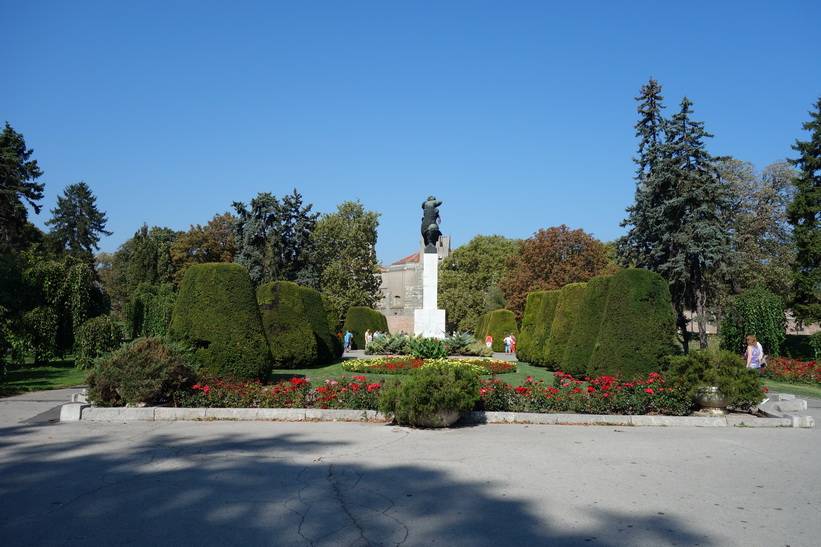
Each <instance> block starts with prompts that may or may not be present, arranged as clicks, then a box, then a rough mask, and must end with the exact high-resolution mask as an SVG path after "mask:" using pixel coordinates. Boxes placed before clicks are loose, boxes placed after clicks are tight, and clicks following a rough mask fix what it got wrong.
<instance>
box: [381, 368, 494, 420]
mask: <svg viewBox="0 0 821 547" xmlns="http://www.w3.org/2000/svg"><path fill="white" fill-rule="evenodd" d="M478 401H479V377H478V376H477V375H476V372H475V371H474V370H473V368H472V367H470V366H460V365H458V364H456V363H453V362H448V361H444V362H443V361H434V362H433V363H430V364H426V365H425V366H423V367H420V368H418V369H416V370H414V371H413V372H412V373H411V374H410V375H409V376H408V378H407V379H405V380H403V381H395V382H392V383H390V384H388V385H387V386H386V388H385V389H383V391H382V393H380V395H379V409H380V410H381V411H382V412H385V413H392V414H393V415H394V418H395V420H396V422H397V423H398V424H400V425H406V426H411V427H418V426H424V425H426V424H428V423H429V422H430V421H431V418H432V417H433V415H434V414H435V413H436V412H437V411H439V410H453V411H457V412H459V414H460V415H464V414H465V413H466V412H469V411H471V410H473V408H474V407H475V406H476V404H477V402H478Z"/></svg>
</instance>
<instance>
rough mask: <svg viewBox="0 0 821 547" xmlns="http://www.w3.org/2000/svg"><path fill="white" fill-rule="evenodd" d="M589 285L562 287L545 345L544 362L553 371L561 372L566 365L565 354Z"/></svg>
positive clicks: (577, 284) (573, 284) (575, 284)
mask: <svg viewBox="0 0 821 547" xmlns="http://www.w3.org/2000/svg"><path fill="white" fill-rule="evenodd" d="M586 292H587V283H570V284H569V285H565V286H564V287H562V290H561V292H560V294H559V301H558V303H557V304H556V316H555V318H554V319H553V324H552V326H551V328H550V337H549V338H548V339H547V342H546V343H545V345H544V353H543V355H542V362H543V363H544V366H546V367H547V368H549V369H551V370H560V369H561V367H562V366H563V365H564V363H563V359H564V353H565V349H566V347H567V343H568V341H569V340H570V335H571V334H572V332H573V326H574V325H575V324H576V318H577V317H578V315H579V309H580V308H581V305H582V301H583V299H584V295H585V293H586Z"/></svg>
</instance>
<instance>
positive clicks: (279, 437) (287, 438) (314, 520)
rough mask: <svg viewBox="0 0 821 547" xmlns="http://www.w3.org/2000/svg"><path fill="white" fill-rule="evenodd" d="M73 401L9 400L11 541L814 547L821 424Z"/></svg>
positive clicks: (3, 445)
mask: <svg viewBox="0 0 821 547" xmlns="http://www.w3.org/2000/svg"><path fill="white" fill-rule="evenodd" d="M70 395H71V390H58V391H54V392H41V393H32V394H27V395H22V396H19V397H13V398H8V399H0V543H2V544H3V545H9V546H17V545H32V546H35V545H36V546H38V547H39V546H49V545H96V544H99V545H102V544H105V545H194V544H200V545H243V546H247V545H300V546H301V545H305V546H309V545H310V546H323V545H329V546H337V545H351V546H368V545H405V546H417V545H420V546H421V545H471V546H472V545H488V546H490V545H493V546H500V545H503V546H508V545H528V546H531V545H548V544H549V545H605V546H611V545H613V546H614V545H665V544H666V545H701V546H734V545H739V546H741V545H744V546H750V545H790V546H792V547H796V546H802V545H807V546H810V545H813V546H814V545H818V544H819V543H821V537H820V536H819V534H821V523H819V519H818V511H819V507H820V506H821V473H819V463H818V462H819V453H821V428H815V429H798V428H767V429H759V428H738V427H735V428H729V427H727V428H691V427H687V428H683V427H653V428H645V427H629V426H613V425H601V426H555V425H554V426H548V425H523V424H483V425H465V426H462V427H456V428H452V429H446V430H412V429H408V428H402V427H396V426H392V425H387V424H384V423H369V422H359V423H356V422H352V423H329V422H268V421H253V422H250V421H249V422H235V421H213V422H209V421H200V422H191V421H168V422H146V421H135V422H122V421H121V422H115V421H112V422H94V421H78V422H62V423H61V422H56V421H54V419H55V418H56V416H57V415H58V412H59V408H58V406H59V405H60V404H62V403H64V402H66V401H67V400H69V399H70ZM808 402H809V409H808V410H807V411H806V413H807V414H809V415H811V416H814V417H815V418H816V419H818V418H821V402H819V401H817V400H808ZM56 407H57V411H56V412H55V408H56Z"/></svg>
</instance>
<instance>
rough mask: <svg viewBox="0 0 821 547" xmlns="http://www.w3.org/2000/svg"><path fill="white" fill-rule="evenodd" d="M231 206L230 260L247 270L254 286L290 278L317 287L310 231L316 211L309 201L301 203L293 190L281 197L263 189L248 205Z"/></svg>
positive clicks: (313, 226)
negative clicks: (232, 245)
mask: <svg viewBox="0 0 821 547" xmlns="http://www.w3.org/2000/svg"><path fill="white" fill-rule="evenodd" d="M233 205H234V209H235V210H236V212H237V220H236V222H235V233H236V254H235V256H234V261H235V262H236V263H237V264H241V265H243V266H245V267H246V268H247V269H248V273H249V274H250V276H251V281H252V282H253V283H254V286H260V285H262V284H264V283H268V282H271V281H293V282H295V283H298V284H300V285H304V286H308V287H313V288H316V287H318V285H319V274H318V272H317V270H316V263H315V260H314V249H313V243H312V239H311V233H312V232H313V230H314V228H315V227H316V222H317V218H318V217H319V214H317V213H311V208H312V207H313V206H312V205H311V204H308V205H304V206H303V202H302V195H301V194H299V192H297V191H296V189H294V193H293V194H291V195H289V196H285V197H284V198H282V200H278V199H277V198H276V197H275V196H273V195H272V194H270V193H268V192H263V193H260V194H258V195H257V197H255V198H254V199H252V200H251V202H250V204H249V207H246V206H245V204H244V203H241V202H234V204H233Z"/></svg>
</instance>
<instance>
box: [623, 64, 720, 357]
mask: <svg viewBox="0 0 821 547" xmlns="http://www.w3.org/2000/svg"><path fill="white" fill-rule="evenodd" d="M660 91H661V87H660V86H658V84H657V83H656V82H655V81H654V80H650V83H649V84H648V85H646V86H644V87H642V94H641V96H640V97H637V100H639V101H641V104H640V105H639V108H638V110H639V114H640V120H639V123H638V124H637V125H636V135H637V136H638V137H639V138H640V144H639V157H638V158H636V159H634V161H635V162H636V164H637V165H638V169H637V172H636V200H635V203H634V204H633V205H632V206H631V207H629V208H628V209H627V212H628V218H627V219H626V220H625V221H624V223H623V226H630V229H629V230H628V233H627V235H625V236H624V237H622V238H621V239H620V240H619V241H618V244H617V255H618V260H619V263H620V264H621V265H622V266H633V267H639V268H646V269H648V270H651V271H654V272H656V273H659V274H660V275H661V276H662V277H664V279H665V280H666V281H667V283H668V284H669V285H670V293H671V295H672V297H673V304H674V306H675V310H676V316H677V323H678V327H679V329H680V331H681V335H682V345H683V346H684V350H685V351H687V349H688V344H689V333H688V331H687V323H688V321H687V318H686V312H687V311H691V310H693V311H695V313H696V318H697V321H698V327H699V343H700V346H701V347H703V348H704V347H706V346H707V331H706V315H707V304H708V299H709V296H710V289H711V286H713V285H715V284H717V283H720V282H722V281H723V280H724V278H725V271H726V269H727V265H728V260H729V259H730V257H731V256H732V246H731V239H730V235H729V234H728V233H727V232H726V230H725V227H724V224H723V222H722V212H723V211H725V210H726V209H728V208H729V207H730V206H731V203H732V202H731V197H732V194H731V192H730V186H729V185H727V184H725V183H724V181H722V180H721V178H720V177H718V176H717V174H716V171H715V165H714V164H715V161H716V160H717V159H719V158H713V157H712V156H711V155H710V154H709V153H708V152H707V150H706V148H705V145H704V139H705V138H709V137H712V135H710V134H709V133H707V132H706V131H705V130H704V124H703V122H695V121H693V120H692V119H691V118H690V115H691V114H692V112H693V111H692V109H691V106H692V102H690V101H689V100H688V99H687V98H686V97H685V98H684V100H682V102H681V109H680V110H679V112H678V113H676V114H675V115H674V116H673V117H672V118H671V119H670V120H665V119H664V118H663V117H662V116H661V108H663V107H662V106H661V99H662V97H661V95H660Z"/></svg>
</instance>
